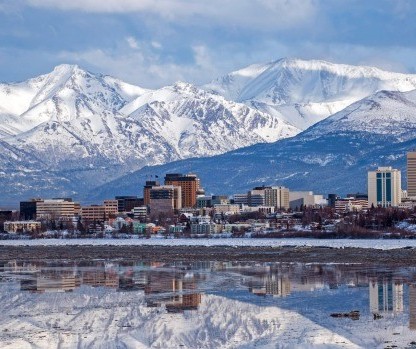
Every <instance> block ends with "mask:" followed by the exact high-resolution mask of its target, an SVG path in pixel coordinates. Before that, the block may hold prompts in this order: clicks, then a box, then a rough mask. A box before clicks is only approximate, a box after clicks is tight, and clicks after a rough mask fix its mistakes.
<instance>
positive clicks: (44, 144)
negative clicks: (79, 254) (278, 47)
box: [0, 65, 299, 195]
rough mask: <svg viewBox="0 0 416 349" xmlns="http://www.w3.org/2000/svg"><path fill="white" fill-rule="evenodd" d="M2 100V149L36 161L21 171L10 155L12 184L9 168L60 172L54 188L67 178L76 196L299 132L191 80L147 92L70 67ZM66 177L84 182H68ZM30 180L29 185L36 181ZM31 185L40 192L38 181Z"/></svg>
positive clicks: (2, 89)
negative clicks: (149, 168)
mask: <svg viewBox="0 0 416 349" xmlns="http://www.w3.org/2000/svg"><path fill="white" fill-rule="evenodd" d="M3 102H4V103H3ZM0 103H1V104H2V105H3V106H2V109H1V111H2V114H0V121H1V128H0V135H1V136H0V137H2V144H0V148H1V147H2V146H3V147H7V148H8V152H9V153H10V152H13V154H18V153H22V152H24V153H26V154H30V155H31V159H32V161H31V162H30V163H29V162H23V163H20V164H19V165H16V166H17V168H16V166H13V165H11V162H10V161H9V160H8V159H4V162H1V163H0V164H1V165H2V168H3V169H5V171H4V173H5V178H6V180H7V182H9V181H10V180H11V178H10V177H8V174H10V173H11V172H16V173H15V175H16V176H18V177H21V176H22V173H34V172H36V171H39V170H41V171H49V172H51V173H54V174H55V175H57V176H58V177H57V178H49V179H48V181H49V182H50V183H56V185H57V187H56V186H55V185H52V186H51V189H53V188H55V189H57V190H59V187H60V186H59V184H58V183H59V182H60V181H62V183H65V188H66V189H68V188H72V189H71V191H70V193H73V192H74V191H75V192H76V191H77V190H76V187H77V186H78V187H79V190H80V191H81V192H82V191H83V189H82V187H83V186H84V185H85V186H88V187H89V186H91V185H98V184H104V183H105V182H106V181H108V180H111V179H114V178H117V177H118V176H120V175H123V174H125V173H127V172H130V171H134V170H137V169H139V168H141V167H143V166H146V165H155V164H161V163H166V162H171V161H175V160H179V159H184V158H188V157H201V156H212V155H217V154H221V153H224V152H227V151H230V150H233V149H236V148H239V147H243V146H246V145H251V144H256V143H264V142H272V141H276V140H277V139H281V138H286V137H290V136H293V135H295V134H297V133H298V132H299V130H298V129H296V128H295V127H293V126H291V125H289V124H288V123H286V122H283V121H282V120H280V119H278V118H275V117H273V116H270V115H268V114H265V113H263V112H260V111H257V110H256V109H253V108H250V107H248V106H246V105H245V104H239V103H236V102H232V101H227V100H225V99H224V97H222V96H219V95H217V94H212V93H209V92H207V91H205V90H202V89H199V88H197V87H195V86H192V85H190V84H187V83H177V84H175V85H174V86H168V87H164V88H162V89H160V90H156V91H149V90H145V89H142V88H140V87H137V86H133V85H129V84H126V83H124V82H122V81H120V80H117V79H114V78H111V77H108V76H102V75H96V74H92V73H90V72H86V71H84V70H82V69H80V68H79V67H77V66H69V65H63V66H59V67H57V68H55V70H54V71H53V72H52V73H50V74H46V75H43V76H40V77H39V78H35V79H31V80H29V81H27V82H25V83H18V84H9V85H6V84H3V85H1V86H0ZM10 149H12V150H10ZM18 158H19V156H12V159H17V160H18ZM6 160H7V161H6ZM34 164H36V165H34ZM74 171H75V172H76V173H75V172H74ZM68 176H69V178H68V180H69V181H74V180H75V178H76V181H77V183H78V184H74V186H71V185H68V183H66V182H67V180H64V181H63V180H62V179H63V178H67V177H68ZM25 177H26V180H25V181H24V183H22V186H23V187H26V186H27V184H28V183H27V181H30V180H31V178H28V177H30V176H25ZM14 179H16V178H14ZM32 186H33V190H34V191H35V192H36V188H37V185H36V183H30V185H29V187H32ZM73 189H74V190H73ZM13 190H14V191H15V188H14V189H13ZM13 190H11V191H13ZM16 194H17V195H21V193H19V191H16ZM23 195H24V194H23Z"/></svg>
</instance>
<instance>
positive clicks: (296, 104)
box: [204, 59, 416, 130]
mask: <svg viewBox="0 0 416 349" xmlns="http://www.w3.org/2000/svg"><path fill="white" fill-rule="evenodd" d="M204 88H205V89H207V90H209V91H214V92H216V93H218V94H220V95H223V96H224V97H225V98H227V99H231V100H235V101H237V102H243V103H246V104H247V105H250V106H252V107H255V108H257V109H258V110H261V111H264V112H266V113H269V114H271V115H274V116H276V117H279V118H281V119H283V120H286V121H287V122H289V123H291V124H292V125H294V126H296V127H297V128H299V129H301V130H305V129H306V128H308V127H309V126H311V125H313V124H315V123H316V122H318V121H320V120H323V119H324V118H326V117H328V116H329V115H332V114H334V113H336V112H338V111H340V110H342V109H344V108H345V107H347V106H348V105H350V104H351V103H353V102H355V101H358V100H360V99H362V98H364V97H367V96H369V95H371V94H373V93H375V92H377V91H380V90H391V91H402V92H405V91H410V90H413V89H416V75H410V74H407V75H406V74H399V73H391V72H386V71H382V70H380V69H377V68H373V67H364V66H351V65H344V64H332V63H329V62H325V61H315V60H311V61H304V60H299V59H281V60H278V61H275V62H271V63H267V64H263V65H259V64H257V65H252V66H249V67H247V68H244V69H241V70H238V71H235V72H232V73H230V74H228V75H226V76H224V77H222V78H219V79H217V80H215V81H212V82H211V83H209V84H207V85H205V86H204Z"/></svg>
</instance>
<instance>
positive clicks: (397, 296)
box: [369, 279, 403, 313]
mask: <svg viewBox="0 0 416 349" xmlns="http://www.w3.org/2000/svg"><path fill="white" fill-rule="evenodd" d="M369 294H370V311H371V312H372V313H379V312H394V313H400V312H403V282H402V281H400V280H392V279H382V280H379V279H371V280H370V281H369Z"/></svg>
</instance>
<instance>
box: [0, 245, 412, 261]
mask: <svg viewBox="0 0 416 349" xmlns="http://www.w3.org/2000/svg"><path fill="white" fill-rule="evenodd" d="M0 259H1V260H3V261H7V260H25V261H40V260H44V261H46V260H49V261H52V260H93V259H94V260H97V259H102V260H110V259H113V260H114V259H123V260H126V261H127V260H130V261H132V260H140V261H143V262H174V261H182V262H196V261H241V262H244V261H257V262H282V263H317V264H325V263H338V264H356V263H359V264H367V265H370V264H371V265H374V264H377V265H397V266H414V265H416V249H415V248H398V249H388V250H387V249H385V250H381V249H374V248H354V247H345V248H334V247H324V246H321V247H319V246H318V247H310V246H281V247H265V246H261V247H259V246H239V247H231V246H151V245H142V246H138V245H136V246H132V245H130V246H127V245H124V246H109V245H103V246H92V245H85V246H81V245H71V246H41V245H38V246H4V245H1V243H0Z"/></svg>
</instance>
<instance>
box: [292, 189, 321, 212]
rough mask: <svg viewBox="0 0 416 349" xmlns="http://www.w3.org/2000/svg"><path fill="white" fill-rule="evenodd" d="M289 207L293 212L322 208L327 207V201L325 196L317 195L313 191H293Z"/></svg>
mask: <svg viewBox="0 0 416 349" xmlns="http://www.w3.org/2000/svg"><path fill="white" fill-rule="evenodd" d="M289 205H290V208H291V209H292V210H295V209H296V208H297V209H300V208H301V207H321V206H326V205H327V200H326V199H324V197H323V195H315V194H314V193H313V192H312V191H291V192H289Z"/></svg>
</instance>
